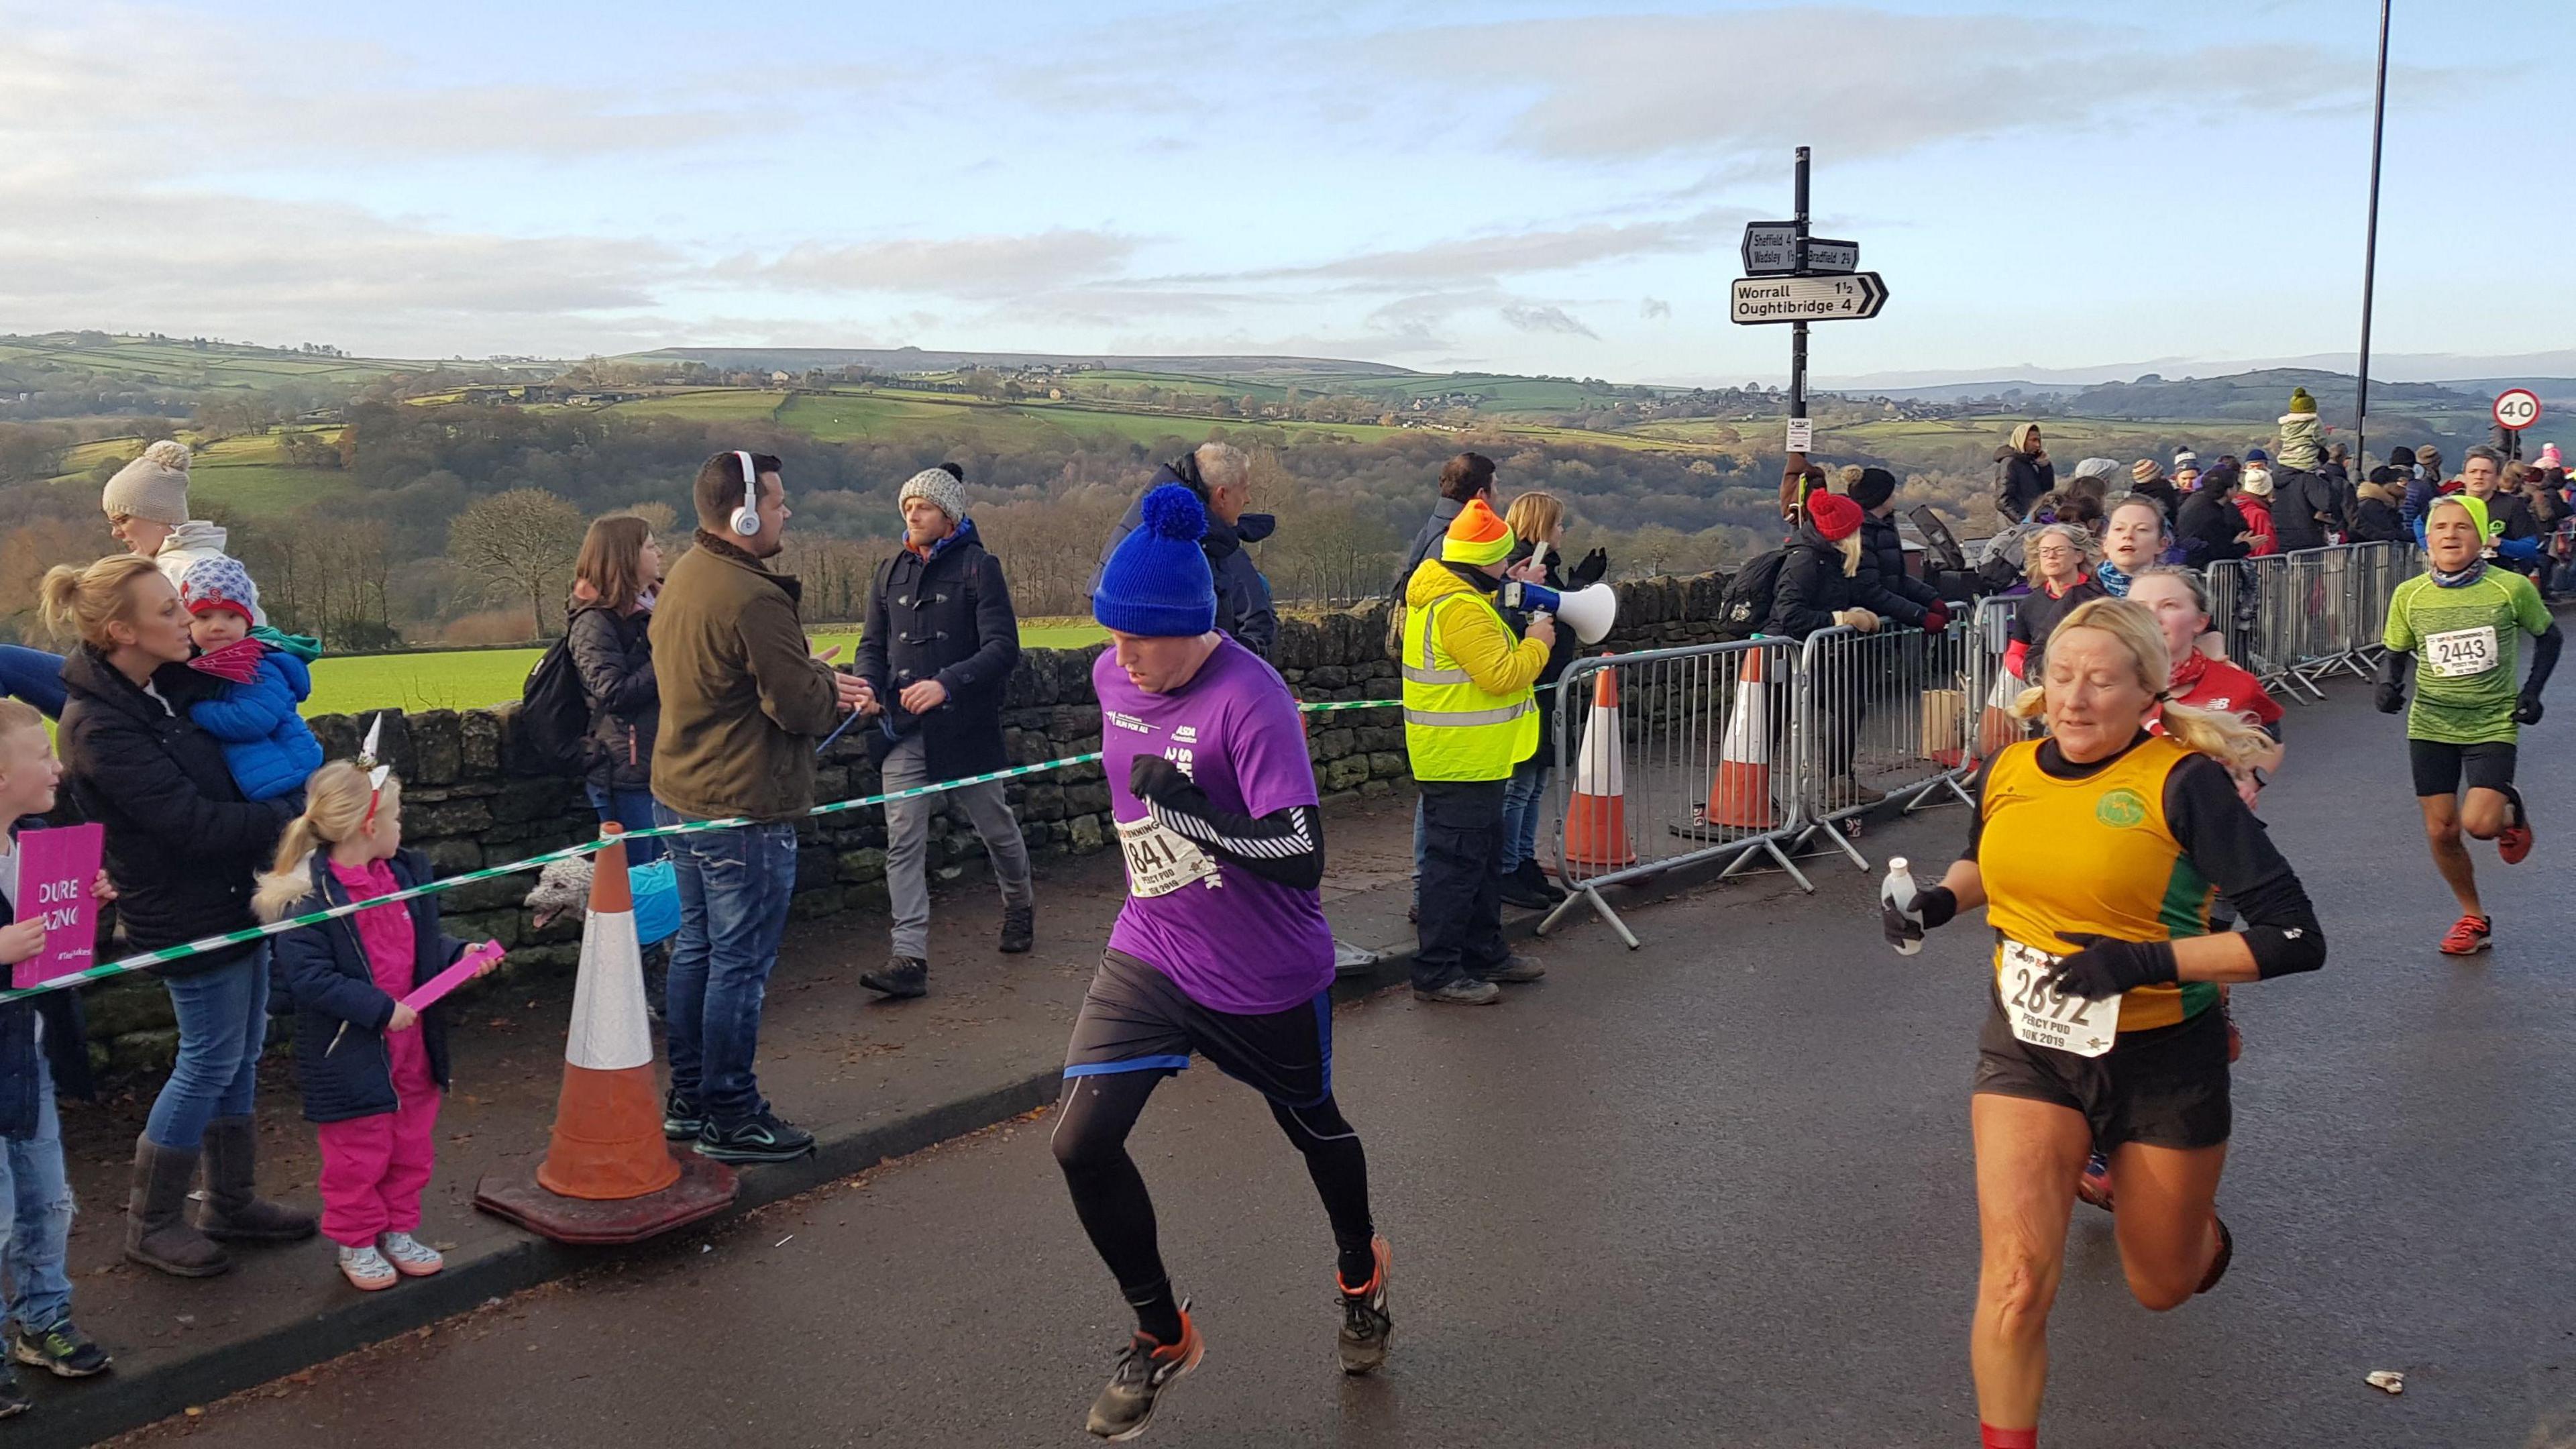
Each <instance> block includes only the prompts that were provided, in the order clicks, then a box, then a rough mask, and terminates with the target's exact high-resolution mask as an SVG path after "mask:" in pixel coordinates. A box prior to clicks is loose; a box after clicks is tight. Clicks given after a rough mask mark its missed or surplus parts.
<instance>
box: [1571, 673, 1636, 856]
mask: <svg viewBox="0 0 2576 1449" xmlns="http://www.w3.org/2000/svg"><path fill="white" fill-rule="evenodd" d="M1615 673H1616V671H1614V670H1609V669H1604V670H1602V671H1601V672H1600V673H1598V674H1596V675H1594V676H1592V717H1591V719H1589V720H1588V721H1586V722H1585V724H1584V727H1583V753H1582V754H1581V755H1579V756H1577V757H1576V758H1575V761H1574V794H1573V797H1572V798H1571V799H1569V800H1567V801H1566V803H1565V864H1566V866H1567V867H1568V868H1569V870H1571V869H1574V868H1580V869H1581V870H1583V871H1584V872H1585V873H1586V874H1595V875H1597V874H1600V873H1602V872H1605V871H1613V870H1617V869H1619V868H1621V867H1622V866H1630V865H1635V864H1636V863H1637V851H1636V847H1634V846H1633V845H1631V844H1629V842H1628V786H1627V781H1626V779H1625V777H1624V770H1623V767H1624V764H1625V761H1624V760H1623V759H1622V756H1623V755H1624V753H1625V751H1624V750H1623V749H1622V748H1621V746H1620V740H1619V685H1618V682H1617V681H1616V680H1615V679H1613V678H1612V675H1613V674H1615Z"/></svg>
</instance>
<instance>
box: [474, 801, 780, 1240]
mask: <svg viewBox="0 0 2576 1449" xmlns="http://www.w3.org/2000/svg"><path fill="white" fill-rule="evenodd" d="M602 829H603V830H604V831H605V832H606V833H607V835H608V844H607V845H605V846H604V847H602V848H601V849H600V852H599V854H598V856H597V858H596V859H595V861H594V862H593V866H592V870H591V876H590V916H589V919H588V920H587V921H585V922H584V923H583V926H582V932H581V974H580V976H579V977H578V978H576V979H575V981H574V983H573V993H572V1028H571V1031H570V1032H569V1034H568V1035H567V1036H566V1038H565V1041H564V1079H563V1094H562V1095H561V1096H560V1097H559V1098H557V1099H556V1104H555V1126H554V1139H553V1141H552V1143H551V1144H550V1145H549V1146H548V1147H547V1149H546V1155H545V1159H544V1160H543V1161H542V1162H541V1163H539V1164H538V1165H537V1167H536V1169H535V1171H534V1172H533V1173H530V1172H528V1171H527V1170H526V1169H524V1168H521V1169H515V1170H512V1171H510V1172H506V1173H494V1174H490V1175H487V1176H486V1177H485V1178H484V1179H483V1180H482V1182H480V1183H478V1184H476V1186H475V1191H474V1205H475V1206H476V1207H479V1208H482V1209H483V1210H484V1211H486V1212H489V1213H492V1214H494V1215H495V1216H498V1217H503V1218H507V1219H509V1220H510V1221H512V1222H515V1223H518V1224H519V1225H520V1226H522V1227H525V1228H528V1229H530V1230H531V1231H534V1232H537V1233H541V1234H543V1235H545V1236H546V1237H549V1238H552V1239H554V1240H555V1241H557V1242H564V1243H632V1242H636V1241H639V1240H641V1239H643V1238H648V1237H651V1236H653V1235H654V1234H656V1233H662V1232H668V1231H670V1230H671V1229H672V1228H676V1227H679V1226H681V1225H683V1224H685V1223H692V1222H696V1221H697V1220H698V1219H700V1218H704V1217H709V1216H712V1215H713V1214H715V1213H718V1212H721V1211H723V1210H724V1209H725V1208H726V1207H727V1206H729V1205H730V1204H731V1203H732V1202H733V1198H734V1191H735V1186H736V1184H735V1181H734V1174H733V1170H732V1169H731V1168H729V1167H726V1166H725V1165H724V1164H722V1163H720V1162H712V1161H709V1160H708V1159H706V1158H703V1157H700V1156H698V1155H697V1154H696V1153H689V1154H687V1155H686V1156H685V1157H683V1158H674V1157H673V1156H672V1153H671V1148H670V1144H669V1143H668V1142H666V1141H664V1140H663V1137H662V1104H661V1100H660V1096H659V1094H658V1093H657V1092H656V1091H655V1090H654V1086H653V1036H652V1032H651V1030H650V1028H649V1026H648V1024H647V1022H648V1019H647V1016H646V1013H645V1009H644V959H643V952H642V950H641V949H640V948H639V947H638V946H637V945H636V942H635V900H634V895H633V892H632V890H631V888H630V887H629V885H628V884H627V879H626V844H625V842H624V841H622V840H619V839H618V838H617V836H618V835H619V833H620V828H619V827H618V826H615V825H608V826H603V827H602Z"/></svg>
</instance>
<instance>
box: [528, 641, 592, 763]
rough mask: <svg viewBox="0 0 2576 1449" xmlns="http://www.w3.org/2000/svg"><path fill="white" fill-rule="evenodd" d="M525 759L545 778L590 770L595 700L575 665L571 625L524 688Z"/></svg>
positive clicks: (543, 656) (540, 660)
mask: <svg viewBox="0 0 2576 1449" xmlns="http://www.w3.org/2000/svg"><path fill="white" fill-rule="evenodd" d="M515 733H516V735H517V737H518V742H519V749H520V752H521V759H522V760H523V761H524V762H525V763H526V765H527V766H528V768H529V769H531V770H532V771H535V772H537V773H540V774H558V775H573V774H580V773H582V772H583V771H585V770H587V769H589V768H590V746H591V741H590V696H589V695H588V694H585V693H583V692H582V687H581V671H580V670H579V669H577V668H575V667H574V665H573V662H572V626H571V624H570V622H569V621H567V622H566V624H565V626H564V633H563V637H562V638H560V639H557V640H556V641H555V642H553V643H552V644H549V645H547V646H546V652H545V653H543V654H541V655H538V656H537V663H536V667H535V668H533V669H531V670H529V671H528V678H527V682H526V683H524V684H522V685H520V686H519V719H518V727H517V729H516V731H515Z"/></svg>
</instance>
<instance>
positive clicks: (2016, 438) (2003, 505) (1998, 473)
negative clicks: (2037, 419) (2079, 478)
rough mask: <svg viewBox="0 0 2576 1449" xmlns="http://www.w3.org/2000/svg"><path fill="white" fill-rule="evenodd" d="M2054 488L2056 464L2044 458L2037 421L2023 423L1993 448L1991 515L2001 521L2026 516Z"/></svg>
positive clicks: (2043, 445)
mask: <svg viewBox="0 0 2576 1449" xmlns="http://www.w3.org/2000/svg"><path fill="white" fill-rule="evenodd" d="M2056 491H2057V465H2056V464H2054V463H2052V462H2050V461H2048V448H2047V445H2046V444H2044V443H2042V442H2041V441H2040V437H2039V424H2037V423H2023V424H2021V425H2020V426H2018V427H2016V428H2014V429H2013V430H2012V438H2011V440H2010V441H2009V442H2007V443H2005V444H2004V446H2002V447H2000V448H1997V449H1995V514H1996V516H1997V518H1998V519H1999V520H2000V521H2002V522H2004V523H2016V522H2019V521H2020V520H2022V519H2025V518H2028V517H2029V516H2030V510H2031V508H2032V506H2033V505H2034V504H2036V503H2038V502H2039V500H2041V499H2042V498H2045V497H2047V496H2048V495H2049V494H2051V493H2054V492H2056Z"/></svg>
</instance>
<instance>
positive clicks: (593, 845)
mask: <svg viewBox="0 0 2576 1449" xmlns="http://www.w3.org/2000/svg"><path fill="white" fill-rule="evenodd" d="M1402 707H1403V701H1401V700H1389V699H1353V700H1335V701H1320V702H1317V703H1314V704H1300V705H1299V706H1297V708H1298V709H1299V710H1300V711H1302V712H1304V713H1307V714H1329V713H1334V712H1338V711H1341V710H1353V709H1400V708H1402ZM1100 759H1101V754H1100V752H1099V751H1098V750H1094V751H1092V752H1091V753H1089V754H1084V755H1067V756H1065V757H1064V758H1062V759H1057V760H1041V761H1039V762H1038V763H1036V764H1034V765H1013V766H1012V767H1011V768H1009V769H1007V770H988V771H986V772H985V773H983V774H981V775H968V776H966V777H964V778H963V779H957V780H942V781H939V782H938V783H936V784H931V785H916V786H914V787H912V788H911V789H908V790H889V791H887V792H885V793H883V794H879V795H862V796H860V797H859V798H857V799H855V800H835V801H833V802H832V803H830V804H828V805H817V806H815V807H814V808H813V809H811V810H808V811H806V812H805V813H806V814H807V815H837V814H840V813H841V812H843V811H845V810H864V809H866V808H867V807H869V806H871V805H883V804H885V803H886V802H888V801H890V800H910V799H914V798H916V797H919V796H922V795H938V794H942V793H944V792H946V791H950V790H961V789H964V788H965V787H966V786H969V785H983V784H988V783H990V782H992V781H995V780H1015V779H1018V778H1019V777H1021V776H1023V775H1038V774H1044V773H1046V772H1047V771H1049V770H1064V769H1070V768H1072V767H1073V766H1075V765H1088V764H1093V763H1096V762H1098V761H1099V760H1100ZM799 818H802V817H799ZM755 823H758V822H755V821H752V820H749V819H746V818H743V817H741V816H735V817H732V818H729V819H724V820H690V821H684V822H682V823H681V824H678V825H656V826H652V827H650V828H647V829H641V830H627V831H621V832H620V833H619V834H618V835H617V837H615V838H617V839H620V840H651V839H655V838H658V837H661V836H668V835H695V834H698V833H700V832H703V831H709V830H735V829H739V828H741V827H742V826H745V825H751V824H755ZM608 841H609V837H605V836H603V837H601V838H599V839H596V840H590V841H585V842H582V843H581V844H578V845H567V846H564V847H562V848H561V849H557V850H549V851H546V852H545V853H543V854H541V855H532V856H529V857H528V858H527V859H525V860H514V861H511V862H510V863H509V864H507V865H493V866H485V867H484V868H482V869H480V870H469V871H466V872H464V873H463V874H461V875H451V876H445V877H442V878H440V879H438V880H434V881H430V882H428V883H427V884H425V885H416V886H411V887H408V888H406V889H403V890H398V891H394V892H392V893H390V894H388V895H381V896H371V897H369V898H368V899H366V900H364V901H359V902H355V903H352V904H350V905H345V906H332V907H329V908H328V909H325V910H319V911H313V912H310V913H308V914H305V915H301V916H289V917H287V918H286V919H284V920H281V921H271V922H269V923H268V924H266V925H261V926H245V927H243V928H242V929H241V930H238V931H226V932H224V933H223V934H222V935H219V936H201V937H199V938H198V939H196V940H194V941H187V942H183V943H181V944H179V945H176V946H164V947H162V948H161V949H160V950H158V951H145V952H141V953H139V954H137V955H133V956H126V957H122V958H120V959H118V960H114V961H104V962H101V963H99V964H98V965H96V966H92V967H90V968H89V969H88V970H86V971H75V972H73V973H72V974H70V975H68V976H58V977H56V978H54V979H53V980H51V981H48V982H45V983H44V984H43V985H41V986H30V987H27V988H25V989H23V990H17V991H0V1005H6V1004H8V1003H9V1002H12V1001H22V1000H24V999H26V998H27V997H30V996H41V995H43V994H44V993H46V992H48V991H62V990H66V989H69V988H74V987H81V986H89V985H92V984H94V983H97V982H100V981H106V980H109V979H110V978H113V977H118V976H127V975H131V974H133V973H134V972H137V971H144V970H149V969H150V968H152V967H155V966H166V965H168V964H170V963H171V962H173V961H184V960H186V959H188V958H189V957H191V956H203V955H207V954H210V953H212V952H215V951H221V950H225V949H227V948H229V947H233V946H241V945H247V944H248V943H250V942H253V941H257V940H261V939H263V938H265V937H268V936H276V935H282V934H284V933H285V932H288V931H292V930H296V929H298V928H300V927H304V926H313V925H319V924H321V923H322V922H324V921H328V920H332V919H334V918H336V917H340V916H347V915H354V914H356V913H357V912H359V911H363V910H365V909H367V908H368V907H370V906H382V905H391V904H394V903H395V902H399V901H408V900H412V899H414V898H416V897H419V896H427V895H435V894H437V893H438V892H440V891H452V890H456V889H458V888H460V887H463V886H469V885H472V884H474V883H475V882H477V881H487V880H496V879H498V878H500V877H502V876H505V875H517V874H519V873H520V872H522V871H530V870H542V869H544V868H545V867H546V866H549V865H552V864H554V863H555V862H556V861H558V860H570V859H572V858H573V857H575V856H581V855H588V854H590V853H591V852H592V851H595V850H598V849H600V848H601V847H603V846H605V845H607V844H608Z"/></svg>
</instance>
